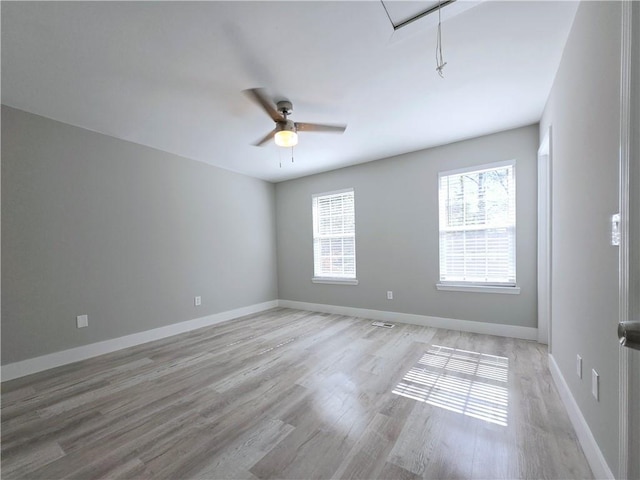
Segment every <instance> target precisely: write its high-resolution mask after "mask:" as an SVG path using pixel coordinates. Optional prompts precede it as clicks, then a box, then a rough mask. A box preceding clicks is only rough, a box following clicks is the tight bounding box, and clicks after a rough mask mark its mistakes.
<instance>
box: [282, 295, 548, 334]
mask: <svg viewBox="0 0 640 480" xmlns="http://www.w3.org/2000/svg"><path fill="white" fill-rule="evenodd" d="M278 306H280V307H285V308H296V309H298V310H310V311H312V312H322V313H335V314H338V315H349V316H352V317H364V318H370V319H372V320H380V321H382V322H392V323H393V322H400V323H410V324H412V325H421V326H424V327H436V328H446V329H449V330H460V331H463V332H471V333H483V334H486V335H497V336H499V337H511V338H521V339H523V340H537V339H538V329H537V328H531V327H518V326H515V325H504V324H501V323H487V322H473V321H470V320H457V319H455V318H443V317H431V316H428V315H415V314H412V313H397V312H387V311H383V310H369V309H366V308H353V307H341V306H338V305H325V304H322V303H307V302H296V301H293V300H278Z"/></svg>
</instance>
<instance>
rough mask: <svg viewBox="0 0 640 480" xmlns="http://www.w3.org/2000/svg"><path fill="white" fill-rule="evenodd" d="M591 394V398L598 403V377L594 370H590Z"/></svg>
mask: <svg viewBox="0 0 640 480" xmlns="http://www.w3.org/2000/svg"><path fill="white" fill-rule="evenodd" d="M591 393H592V394H593V398H595V399H596V400H598V401H600V375H598V372H596V371H595V369H591Z"/></svg>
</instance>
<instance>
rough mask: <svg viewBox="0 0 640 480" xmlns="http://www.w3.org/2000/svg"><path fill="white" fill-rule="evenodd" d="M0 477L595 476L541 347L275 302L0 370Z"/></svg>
mask: <svg viewBox="0 0 640 480" xmlns="http://www.w3.org/2000/svg"><path fill="white" fill-rule="evenodd" d="M1 399H2V465H1V467H2V478H5V479H12V478H28V479H58V478H78V479H93V478H141V479H142V478H148V479H160V478H172V479H174V478H175V479H183V478H197V479H217V478H221V479H222V478H250V479H253V478H297V479H306V478H393V479H417V478H429V479H444V478H475V479H498V478H500V479H502V478H504V479H507V478H509V479H510V478H531V479H540V478H553V479H560V478H562V479H568V478H571V479H577V478H592V474H591V471H590V469H589V466H588V464H587V461H586V459H585V457H584V454H583V452H582V450H581V448H580V446H579V444H578V442H577V439H576V435H575V433H574V431H573V429H572V427H571V424H570V422H569V419H568V417H567V413H566V411H565V410H564V407H563V406H562V404H561V402H560V399H559V397H558V394H557V392H556V389H555V387H554V386H553V384H552V380H551V377H550V374H549V371H548V369H547V351H546V348H545V347H544V346H542V345H539V344H537V343H534V342H526V341H521V340H514V339H508V338H500V337H492V336H486V335H476V334H468V333H460V332H455V331H450V330H439V329H433V328H426V327H418V326H413V325H402V324H398V325H397V326H396V327H395V328H393V329H384V328H377V327H373V326H371V321H368V320H365V319H360V318H354V317H345V316H339V315H328V314H318V313H310V312H302V311H298V310H290V309H274V310H270V311H268V312H264V313H261V314H257V315H251V316H248V317H243V318H242V319H237V320H234V321H231V322H227V323H224V324H221V325H217V326H214V327H209V328H204V329H200V330H197V331H193V332H190V333H187V334H183V335H179V336H176V337H172V338H168V339H164V340H160V341H157V342H153V343H148V344H145V345H141V346H138V347H133V348H129V349H127V350H122V351H119V352H115V353H112V354H109V355H104V356H101V357H96V358H93V359H90V360H86V361H83V362H79V363H76V364H73V365H67V366H65V367H60V368H57V369H55V370H50V371H47V372H43V373H40V374H36V375H32V376H30V377H25V378H22V379H17V380H14V381H11V382H6V383H3V384H2V398H1Z"/></svg>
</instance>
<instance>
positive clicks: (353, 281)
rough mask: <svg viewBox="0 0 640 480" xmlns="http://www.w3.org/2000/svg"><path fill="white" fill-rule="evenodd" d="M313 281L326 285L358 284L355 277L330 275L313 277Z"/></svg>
mask: <svg viewBox="0 0 640 480" xmlns="http://www.w3.org/2000/svg"><path fill="white" fill-rule="evenodd" d="M311 281H312V282H313V283H324V284H328V285H358V279H357V278H331V277H313V278H312V279H311Z"/></svg>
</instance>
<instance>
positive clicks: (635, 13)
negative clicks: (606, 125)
mask: <svg viewBox="0 0 640 480" xmlns="http://www.w3.org/2000/svg"><path fill="white" fill-rule="evenodd" d="M634 3H636V2H633V1H631V0H624V1H623V2H622V44H621V66H620V162H619V167H620V172H619V208H620V219H621V222H620V248H619V255H618V261H619V278H618V285H619V287H618V288H619V321H620V322H623V321H628V320H640V304H639V301H638V298H637V297H638V293H640V292H637V291H636V290H638V289H639V288H640V269H638V267H637V266H638V264H639V262H640V225H639V224H638V223H637V222H638V218H637V217H638V213H639V212H640V191H639V190H640V185H638V182H637V181H634V180H633V179H634V178H636V177H637V176H638V175H639V174H640V143H639V140H638V138H637V136H634V135H633V132H637V131H638V130H640V88H639V87H638V83H639V80H640V71H639V70H638V67H637V65H636V66H634V62H632V59H633V58H634V57H635V58H637V57H638V56H639V55H640V20H639V19H640V5H639V4H636V5H635V6H634ZM634 68H635V70H634ZM632 102H634V103H633V104H632ZM634 142H635V143H634ZM639 223H640V222H639ZM630 289H633V291H632V292H631V294H630ZM639 359H640V356H639V352H634V351H632V350H631V349H629V348H625V347H620V350H619V386H618V391H619V449H618V452H619V456H618V460H619V461H618V477H619V478H621V479H627V478H630V476H633V477H635V476H636V475H638V474H639V473H640V458H638V455H637V453H635V454H632V455H631V454H630V453H631V452H632V447H633V449H637V443H638V442H640V419H639V418H638V413H637V412H635V411H634V410H635V409H634V410H632V409H631V406H632V405H634V406H635V405H636V404H637V402H638V401H640V398H639V397H640V380H638V378H637V377H638V373H640V372H637V369H638V368H640V360H639ZM632 371H634V373H633V374H632ZM634 442H635V444H634Z"/></svg>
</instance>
